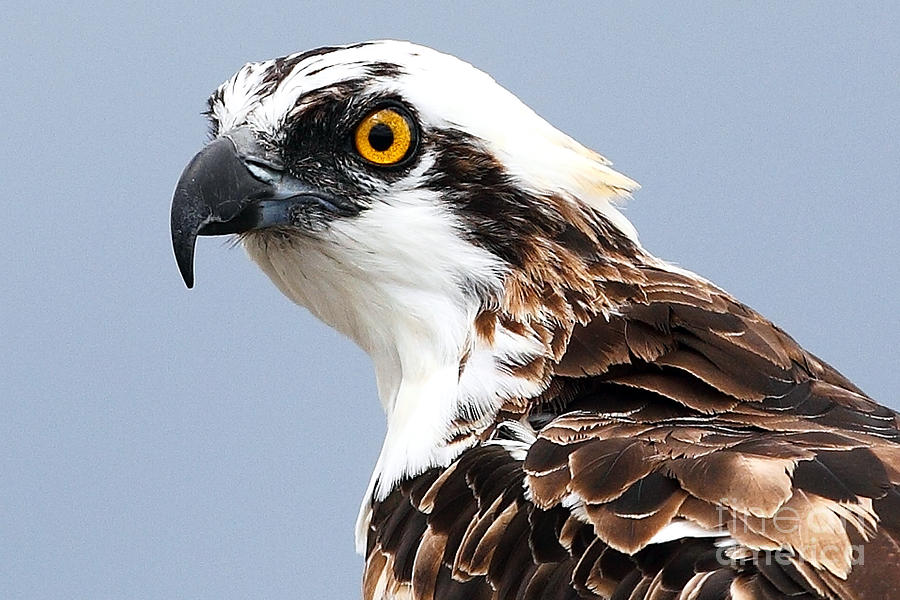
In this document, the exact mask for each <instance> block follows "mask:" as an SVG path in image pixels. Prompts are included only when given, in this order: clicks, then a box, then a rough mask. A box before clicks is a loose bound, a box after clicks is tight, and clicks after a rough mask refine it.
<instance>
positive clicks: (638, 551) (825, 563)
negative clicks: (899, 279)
mask: <svg viewBox="0 0 900 600" xmlns="http://www.w3.org/2000/svg"><path fill="white" fill-rule="evenodd" d="M557 256H558V257H559V256H565V253H558V254H557ZM572 260H575V259H574V258H573V259H572ZM581 260H583V258H582V259H581ZM622 260H623V261H624V260H626V259H625V258H623V259H622ZM627 264H628V267H627V268H618V269H616V270H615V271H614V272H615V273H617V274H623V273H624V274H625V275H623V276H620V277H617V279H616V281H615V282H614V283H615V285H611V282H610V281H609V280H608V279H606V277H604V278H600V277H597V278H596V279H595V280H594V281H595V288H594V290H593V291H592V292H591V291H586V290H585V289H582V290H580V291H579V292H578V293H577V294H575V293H570V290H567V289H565V284H564V282H565V281H578V279H577V278H576V279H566V278H564V277H560V278H559V279H557V280H555V281H557V282H560V283H559V285H560V287H561V288H562V289H560V287H556V286H555V285H552V284H546V274H545V272H544V271H537V275H535V277H537V278H540V279H541V281H543V282H544V283H545V284H546V285H544V286H543V288H542V289H541V291H540V292H538V291H537V285H536V284H535V283H534V282H533V281H532V282H529V281H528V280H527V278H525V281H524V283H523V282H522V281H521V280H515V279H514V280H513V283H511V285H513V286H518V289H519V290H520V291H518V292H517V293H515V294H513V295H512V297H513V298H515V301H514V302H512V303H511V304H510V305H509V306H507V307H506V309H507V311H506V312H504V313H502V314H489V315H485V316H483V319H484V320H490V321H491V322H492V323H493V322H494V321H497V320H499V321H500V322H506V323H512V322H514V323H518V327H519V328H520V329H530V330H538V331H547V332H550V333H547V334H545V335H542V339H544V340H545V341H546V344H547V353H546V355H545V356H544V357H543V358H542V359H541V360H539V361H536V362H539V363H540V364H539V366H535V365H533V364H532V365H517V366H515V369H517V372H519V373H528V374H529V376H531V377H535V378H543V379H544V380H545V383H546V386H547V392H545V393H544V394H543V395H541V397H540V398H539V399H532V400H530V401H524V400H522V401H512V402H509V403H508V406H507V408H508V409H509V413H508V414H507V416H506V418H508V419H520V420H521V421H523V422H527V423H530V424H531V425H532V426H533V427H534V429H535V431H536V435H537V439H536V441H534V443H533V444H531V445H530V446H529V447H527V448H526V450H527V454H526V456H525V458H524V461H523V460H517V459H516V458H515V457H514V456H513V455H512V453H510V452H508V451H507V449H506V448H505V447H504V446H502V445H499V444H500V442H499V441H498V439H497V438H501V439H502V436H497V435H496V433H495V432H494V431H493V430H489V431H484V432H482V434H481V435H482V436H483V438H484V440H485V441H486V444H484V445H480V446H477V447H475V448H472V449H471V450H468V451H466V452H464V453H463V454H462V456H460V457H459V458H458V459H457V460H456V461H455V462H454V463H453V465H451V467H449V468H448V469H433V470H431V471H429V472H427V473H425V474H423V475H420V476H419V477H416V478H413V479H412V480H410V481H408V482H406V483H405V484H404V485H402V486H401V487H400V488H399V489H397V490H395V491H394V492H393V493H392V494H391V496H390V497H389V498H388V499H387V500H386V501H385V502H382V503H379V504H376V507H375V512H374V516H373V518H372V521H371V523H370V526H369V549H368V554H367V557H368V562H367V574H366V587H365V597H366V598H367V599H375V598H380V597H382V596H380V595H379V594H380V593H381V592H380V590H381V589H383V588H380V587H379V586H387V589H392V590H394V593H395V595H396V597H397V598H407V597H408V598H414V599H415V600H432V599H435V600H444V599H445V598H491V599H496V600H500V599H531V598H535V599H537V598H541V599H544V598H616V599H618V598H629V599H634V600H638V599H642V600H643V599H647V600H649V599H674V598H684V599H687V598H706V599H710V600H713V599H726V598H734V599H736V600H738V599H741V600H743V599H747V600H749V599H763V598H765V599H770V598H788V597H789V598H804V599H805V598H808V599H814V598H832V599H842V600H844V599H847V600H850V599H853V600H856V599H859V600H875V599H887V598H893V597H895V594H897V593H900V576H898V575H897V574H896V573H897V572H896V564H897V561H898V560H900V527H898V525H900V523H898V516H897V515H898V514H900V513H898V510H900V495H898V489H900V488H898V485H900V445H898V441H900V429H898V417H897V415H896V414H895V413H894V412H892V411H890V410H888V409H886V408H884V407H882V406H879V405H878V404H876V403H875V402H874V401H872V400H871V399H869V398H868V397H867V396H865V395H864V394H863V393H862V392H861V391H860V390H858V389H857V388H856V387H855V386H853V385H852V384H851V383H850V382H848V381H847V380H846V379H845V378H844V377H843V376H841V375H840V374H839V373H837V372H836V371H835V370H833V369H832V368H831V367H829V366H828V365H826V364H824V363H823V362H821V361H820V360H819V359H817V358H816V357H814V356H812V355H811V354H809V353H808V352H806V351H804V350H803V349H802V348H801V347H799V346H798V345H797V344H796V342H794V340H792V339H791V338H790V337H789V336H787V335H786V334H785V333H784V332H782V331H781V330H780V329H778V328H777V327H775V326H774V325H772V324H771V323H770V322H769V321H767V320H766V319H764V318H763V317H761V316H760V315H758V314H757V313H755V312H754V311H753V310H751V309H749V308H747V307H746V306H744V305H742V304H740V303H738V302H737V301H735V300H734V299H733V298H731V297H730V296H728V295H727V294H726V293H724V292H722V291H721V290H719V289H717V288H715V287H714V286H712V285H711V284H709V283H707V282H705V281H702V280H700V279H697V278H694V277H692V276H690V275H687V274H682V273H677V272H672V271H670V270H667V269H664V268H660V267H659V266H657V265H654V264H652V263H650V264H646V263H643V261H642V259H641V257H640V256H632V257H628V258H627ZM604 267H606V268H605V269H604V274H605V275H606V276H608V273H609V272H610V269H609V268H608V266H606V265H604ZM580 268H581V269H583V270H584V271H588V272H589V271H590V270H591V265H590V261H586V260H585V261H583V263H582V265H581V267H580ZM572 270H573V269H567V272H571V271H572ZM591 293H595V294H597V295H604V302H600V303H594V304H592V306H595V307H606V306H612V307H614V308H612V309H611V310H608V311H604V310H600V309H594V311H593V314H592V315H591V316H590V317H589V318H587V319H576V318H574V316H573V315H574V311H572V310H570V309H569V308H567V307H563V306H556V305H555V304H554V303H552V302H551V303H543V302H542V301H541V300H539V299H535V298H532V297H531V296H532V295H537V296H539V295H540V294H545V295H546V294H549V295H550V296H552V297H566V296H568V297H569V298H571V297H575V296H578V297H581V298H584V297H588V296H589V295H590V294H591ZM535 307H540V309H539V310H536V308H535ZM529 310H531V311H532V312H531V313H530V314H529ZM538 313H540V314H541V315H542V316H541V317H540V318H538V317H536V315H537V314H538ZM548 315H549V316H548ZM529 316H530V317H531V318H529ZM542 319H543V322H542ZM482 329H483V330H484V331H492V329H490V328H486V327H482V328H481V329H479V331H481V330H482ZM560 330H562V331H563V333H562V334H560V333H559V331H560ZM486 335H489V334H486ZM559 339H565V340H566V343H565V344H564V345H563V346H562V351H560V348H559V347H556V346H557V345H558V344H559V342H558V340H559ZM491 438H493V443H492V442H491V441H488V440H489V439H491ZM398 515H403V517H398ZM679 522H684V523H689V524H692V525H696V526H698V527H702V528H705V529H707V530H714V531H720V532H721V534H722V536H723V537H725V536H727V537H728V538H729V539H730V540H731V542H729V543H730V544H731V545H729V546H722V547H717V546H716V544H715V541H714V540H715V538H693V537H684V538H680V539H672V540H668V541H666V540H663V541H661V542H655V543H651V541H652V540H654V536H657V535H659V534H660V532H663V531H664V529H665V528H666V527H667V526H671V525H672V524H674V523H679ZM398 527H399V528H401V529H402V531H398V529H397V528H398ZM411 540H415V543H412V542H411ZM439 588H440V590H441V595H438V594H437V590H438V589H439Z"/></svg>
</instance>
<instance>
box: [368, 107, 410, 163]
mask: <svg viewBox="0 0 900 600" xmlns="http://www.w3.org/2000/svg"><path fill="white" fill-rule="evenodd" d="M412 136H413V133H412V127H411V126H410V123H409V120H407V118H406V117H404V116H403V115H402V114H400V113H399V112H397V111H396V110H394V109H393V108H381V109H378V110H376V111H375V112H373V113H371V114H370V115H369V116H367V117H366V118H365V119H363V120H362V122H360V124H359V125H357V126H356V136H355V140H356V151H357V152H359V154H360V156H362V157H363V158H365V159H366V160H368V161H370V162H373V163H375V164H377V165H394V164H397V163H398V162H400V161H401V160H403V159H404V158H406V155H407V154H408V153H409V149H410V146H412Z"/></svg>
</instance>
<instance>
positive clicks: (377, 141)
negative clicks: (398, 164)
mask: <svg viewBox="0 0 900 600" xmlns="http://www.w3.org/2000/svg"><path fill="white" fill-rule="evenodd" d="M393 143H394V132H393V131H391V128H390V127H388V126H387V125H386V124H384V123H378V124H377V125H375V126H374V127H373V128H372V129H370V130H369V145H370V146H372V148H373V149H374V150H377V151H378V152H384V151H385V150H387V149H388V148H390V147H391V145H392V144H393Z"/></svg>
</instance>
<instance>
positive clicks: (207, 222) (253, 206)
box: [171, 127, 359, 288]
mask: <svg viewBox="0 0 900 600" xmlns="http://www.w3.org/2000/svg"><path fill="white" fill-rule="evenodd" d="M309 210H317V211H320V212H321V211H325V212H328V213H334V214H336V215H343V216H347V215H353V214H356V213H357V212H358V210H359V209H358V208H357V207H356V206H354V205H353V204H351V203H349V202H347V201H344V200H341V199H338V198H336V197H335V196H334V195H332V194H329V193H326V192H323V191H321V190H318V189H315V188H313V187H312V186H309V185H308V184H306V183H304V182H302V181H300V180H298V179H297V178H295V177H293V176H291V175H290V174H289V173H287V172H286V170H285V169H284V166H283V165H281V164H280V161H279V160H278V159H277V158H274V157H273V156H272V155H271V154H270V153H267V152H265V151H263V150H262V149H261V148H260V146H259V145H258V144H257V143H256V142H255V140H254V138H253V136H252V134H251V133H250V132H249V130H247V129H246V128H244V127H241V128H238V129H235V130H233V131H231V132H229V133H227V134H225V135H224V136H222V137H220V138H218V139H216V140H215V141H213V142H211V143H210V144H209V145H207V146H206V147H205V148H204V149H203V150H201V151H200V152H199V153H198V154H197V155H196V156H195V157H194V158H193V159H191V162H190V163H188V166H187V167H185V169H184V172H183V173H182V174H181V179H179V180H178V185H177V186H176V187H175V195H174V197H173V198H172V214H171V219H172V220H171V225H172V248H173V250H174V251H175V261H176V262H177V263H178V268H179V270H180V271H181V276H182V278H183V279H184V283H185V285H187V287H189V288H191V287H193V286H194V247H195V246H196V243H197V236H198V235H227V234H234V233H245V232H248V231H253V230H257V229H263V228H267V227H279V226H281V227H292V226H295V227H297V226H302V224H303V223H304V221H305V219H304V218H303V214H304V212H307V211H309Z"/></svg>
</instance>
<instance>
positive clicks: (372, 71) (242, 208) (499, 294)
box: [172, 41, 643, 407]
mask: <svg viewBox="0 0 900 600" xmlns="http://www.w3.org/2000/svg"><path fill="white" fill-rule="evenodd" d="M208 115H209V118H210V122H211V132H212V136H211V138H212V140H211V141H210V142H209V144H208V145H207V146H206V147H205V148H204V149H203V150H202V151H201V152H200V153H199V154H197V155H196V156H195V157H194V159H193V160H192V161H191V162H190V164H189V165H188V166H187V168H186V169H185V171H184V173H183V175H182V177H181V180H180V181H179V183H178V186H177V188H176V191H175V197H174V200H173V204H172V239H173V244H174V249H175V255H176V258H177V261H178V265H179V267H180V268H181V272H182V275H183V276H184V280H185V282H186V283H187V285H188V287H190V286H191V285H192V284H193V266H192V262H193V253H194V246H195V242H196V237H197V236H198V235H225V234H235V235H237V236H239V238H240V240H241V241H242V243H243V245H244V247H245V248H246V249H247V251H248V253H249V255H250V256H251V257H252V259H253V260H254V261H255V262H256V263H257V264H258V265H259V266H260V267H261V268H262V270H263V271H264V272H265V273H266V274H267V275H268V276H269V277H270V278H271V279H272V281H273V282H274V283H275V285H276V286H278V288H280V289H281V291H282V292H284V294H285V295H287V296H288V297H289V298H290V299H292V300H293V301H295V302H296V303H298V304H300V305H302V306H304V307H306V308H308V309H309V310H310V311H311V312H312V313H313V314H315V315H316V316H317V317H319V318H320V319H321V320H323V321H325V322H326V323H328V324H329V325H331V326H333V327H335V328H336V329H338V330H339V331H341V332H342V333H344V334H346V335H347V336H349V337H351V338H352V339H353V340H355V341H356V342H357V343H358V344H359V345H360V346H361V347H362V348H363V349H364V350H366V351H367V352H368V353H369V354H370V355H371V356H372V358H373V360H374V361H375V366H376V373H377V377H378V386H379V393H380V395H381V396H382V401H383V402H384V403H385V405H386V407H389V406H390V405H392V404H393V403H394V401H395V400H396V397H397V395H398V394H400V393H402V390H401V389H400V388H401V387H402V384H403V382H415V381H418V382H423V381H431V380H434V379H435V377H438V378H439V379H442V381H443V382H444V383H446V384H447V385H450V384H451V383H452V386H453V388H454V389H457V388H460V387H462V388H465V389H466V391H464V392H460V393H463V394H464V395H468V396H470V397H473V398H474V397H479V398H483V397H489V396H490V397H492V396H496V395H497V394H500V395H513V394H515V393H522V392H523V390H522V389H521V388H522V386H523V385H525V384H523V383H521V382H519V383H513V382H511V380H510V382H507V383H506V384H497V385H495V386H494V388H498V389H499V388H502V389H501V390H500V391H498V389H493V388H492V389H486V386H487V385H488V384H487V383H485V382H484V380H485V377H483V375H484V372H485V371H486V370H491V372H492V373H494V372H496V373H497V377H500V378H502V377H503V376H504V375H503V374H504V373H505V374H506V376H508V375H509V369H505V370H504V365H503V364H501V363H504V361H505V363H504V364H506V365H515V364H524V363H525V362H526V361H527V360H531V359H532V358H534V357H539V356H545V355H547V354H548V353H549V354H553V353H556V354H558V353H559V352H560V342H559V339H557V337H555V332H556V331H557V330H562V331H565V330H566V329H567V328H568V329H571V325H572V324H573V323H575V322H577V321H579V320H582V321H583V320H586V319H588V318H589V317H590V315H592V314H596V313H597V312H602V311H604V310H612V309H614V306H612V304H611V303H610V301H609V300H608V298H607V296H606V295H605V294H604V292H603V284H604V281H609V280H613V279H616V278H621V272H622V270H623V269H627V268H628V265H629V264H630V263H631V262H633V261H634V260H636V257H638V256H641V255H642V254H643V251H642V249H641V247H640V245H639V243H638V241H637V236H636V234H635V232H634V229H633V228H632V226H631V224H630V223H629V222H628V221H627V220H626V219H625V218H624V217H623V216H622V215H621V213H620V212H619V211H618V210H617V209H616V207H615V205H614V203H615V201H616V200H617V199H620V198H623V197H625V196H627V195H628V193H629V192H630V191H632V190H634V189H635V188H636V187H637V186H636V184H635V183H634V182H633V181H632V180H630V179H629V178H627V177H625V176H624V175H621V174H620V173H618V172H616V171H614V170H613V169H612V168H611V167H610V163H609V162H608V161H607V160H606V159H604V158H603V157H602V156H600V155H599V154H597V153H595V152H593V151H591V150H589V149H587V148H585V147H584V146H582V145H581V144H579V143H578V142H576V141H574V140H573V139H572V138H570V137H569V136H567V135H565V134H563V133H561V132H560V131H558V130H557V129H555V128H554V127H553V126H551V125H550V124H549V123H547V122H546V121H545V120H543V119H542V118H540V117H539V116H538V115H537V114H535V113H534V111H532V110H531V109H530V108H528V107H527V106H526V105H525V104H524V103H522V102H521V101H520V100H519V99H518V98H516V97H515V96H514V95H513V94H511V93H510V92H508V91H507V90H505V89H504V88H503V87H501V86H500V85H498V84H497V83H496V82H495V81H494V80H493V79H491V77H489V76H488V75H487V74H485V73H483V72H482V71H479V70H478V69H476V68H474V67H473V66H471V65H469V64H468V63H466V62H464V61H461V60H459V59H457V58H454V57H452V56H449V55H447V54H442V53H439V52H436V51H434V50H431V49H429V48H425V47H422V46H418V45H414V44H411V43H407V42H397V41H377V42H368V43H362V44H355V45H351V46H344V47H329V48H320V49H317V50H312V51H309V52H304V53H300V54H293V55H290V56H286V57H282V58H278V59H274V60H269V61H264V62H253V63H249V64H247V65H245V66H244V67H242V68H241V69H240V70H239V71H238V72H237V73H236V74H235V75H234V76H233V77H231V79H229V80H228V81H226V82H225V83H223V84H222V85H221V86H220V87H219V88H218V89H217V90H216V91H215V92H214V93H213V94H212V96H211V97H210V99H209V110H208ZM485 349H488V350H489V351H483V350H485ZM482 355H483V356H482ZM436 373H437V374H439V375H435V374H436ZM466 373H469V374H470V376H469V377H468V378H467V377H466V376H465V375H466ZM466 381H468V384H467V383H466ZM423 385H425V384H422V385H420V386H419V387H420V388H421V387H422V386H423ZM535 385H537V384H535ZM425 387H429V386H428V385H425ZM430 387H433V386H430ZM482 388H485V389H482ZM535 389H536V388H535ZM419 391H420V392H421V389H419ZM532 391H533V390H532ZM491 401H492V400H490V401H488V400H478V402H491Z"/></svg>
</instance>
